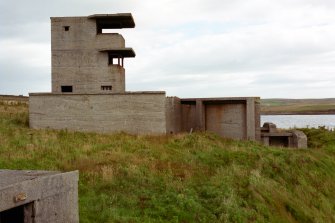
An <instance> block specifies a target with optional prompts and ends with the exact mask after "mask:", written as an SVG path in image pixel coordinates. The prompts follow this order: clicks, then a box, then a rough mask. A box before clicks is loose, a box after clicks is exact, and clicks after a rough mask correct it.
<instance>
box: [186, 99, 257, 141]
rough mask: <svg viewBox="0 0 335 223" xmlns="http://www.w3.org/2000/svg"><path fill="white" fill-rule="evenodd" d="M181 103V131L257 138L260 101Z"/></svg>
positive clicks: (187, 100)
mask: <svg viewBox="0 0 335 223" xmlns="http://www.w3.org/2000/svg"><path fill="white" fill-rule="evenodd" d="M180 101H181V131H184V132H190V131H193V130H198V131H210V132H215V133H217V134H219V135H221V136H223V137H227V138H233V139H248V140H259V139H260V134H259V125H260V124H259V122H260V118H259V116H260V113H259V98H254V97H246V98H241V97H236V98H188V99H181V100H180Z"/></svg>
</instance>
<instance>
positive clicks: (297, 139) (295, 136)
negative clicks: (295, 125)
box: [290, 130, 307, 149]
mask: <svg viewBox="0 0 335 223" xmlns="http://www.w3.org/2000/svg"><path fill="white" fill-rule="evenodd" d="M290 132H291V133H292V139H291V143H290V147H294V148H298V149H305V148H307V136H306V135H305V133H303V132H302V131H299V130H291V131H290Z"/></svg>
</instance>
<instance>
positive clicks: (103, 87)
mask: <svg viewBox="0 0 335 223" xmlns="http://www.w3.org/2000/svg"><path fill="white" fill-rule="evenodd" d="M101 90H103V91H111V90H112V85H102V86H101Z"/></svg>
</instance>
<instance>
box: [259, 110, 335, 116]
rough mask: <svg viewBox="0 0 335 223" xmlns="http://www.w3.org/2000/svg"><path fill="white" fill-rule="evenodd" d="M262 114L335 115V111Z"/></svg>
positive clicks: (265, 113) (264, 113) (272, 113)
mask: <svg viewBox="0 0 335 223" xmlns="http://www.w3.org/2000/svg"><path fill="white" fill-rule="evenodd" d="M261 115H335V111H331V112H327V111H319V112H315V111H305V112H261Z"/></svg>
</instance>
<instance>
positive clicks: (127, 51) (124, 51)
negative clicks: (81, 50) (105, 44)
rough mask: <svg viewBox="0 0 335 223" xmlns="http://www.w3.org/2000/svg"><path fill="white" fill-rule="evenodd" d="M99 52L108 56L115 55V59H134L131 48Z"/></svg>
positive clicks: (101, 50) (133, 52)
mask: <svg viewBox="0 0 335 223" xmlns="http://www.w3.org/2000/svg"><path fill="white" fill-rule="evenodd" d="M99 51H100V52H107V53H108V54H110V55H115V56H116V57H118V56H119V57H135V56H136V54H135V51H134V50H133V48H119V49H107V48H106V49H99Z"/></svg>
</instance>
